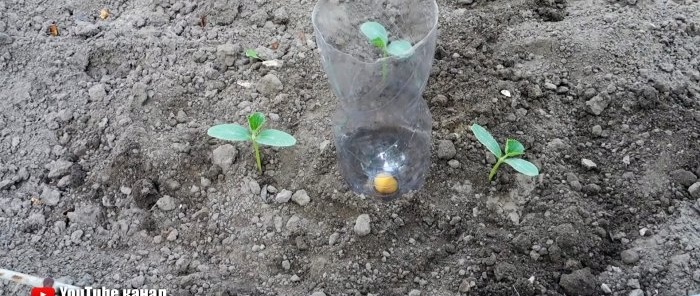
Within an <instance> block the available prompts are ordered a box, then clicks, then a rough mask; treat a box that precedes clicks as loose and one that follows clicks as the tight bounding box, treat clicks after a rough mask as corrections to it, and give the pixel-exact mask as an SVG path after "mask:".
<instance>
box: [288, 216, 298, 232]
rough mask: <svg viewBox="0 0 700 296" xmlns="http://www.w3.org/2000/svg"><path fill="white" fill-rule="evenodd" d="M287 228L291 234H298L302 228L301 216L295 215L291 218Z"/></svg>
mask: <svg viewBox="0 0 700 296" xmlns="http://www.w3.org/2000/svg"><path fill="white" fill-rule="evenodd" d="M285 227H287V230H289V231H291V232H296V231H298V230H299V229H300V228H301V219H300V218H299V216H297V215H294V216H292V217H291V218H289V220H287V224H286V226H285Z"/></svg>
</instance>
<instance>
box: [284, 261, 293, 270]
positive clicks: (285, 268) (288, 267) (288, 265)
mask: <svg viewBox="0 0 700 296" xmlns="http://www.w3.org/2000/svg"><path fill="white" fill-rule="evenodd" d="M282 268H284V270H289V269H290V268H292V264H291V263H289V260H284V261H282Z"/></svg>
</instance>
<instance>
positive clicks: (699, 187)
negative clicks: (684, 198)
mask: <svg viewBox="0 0 700 296" xmlns="http://www.w3.org/2000/svg"><path fill="white" fill-rule="evenodd" d="M688 193H690V196H692V197H693V198H699V199H700V182H697V183H695V184H693V185H690V187H688Z"/></svg>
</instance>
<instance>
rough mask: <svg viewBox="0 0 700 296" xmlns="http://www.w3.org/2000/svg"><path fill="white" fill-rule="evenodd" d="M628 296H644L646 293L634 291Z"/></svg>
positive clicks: (639, 290) (638, 290)
mask: <svg viewBox="0 0 700 296" xmlns="http://www.w3.org/2000/svg"><path fill="white" fill-rule="evenodd" d="M628 296H644V291H643V290H642V289H635V290H632V292H630V293H629V294H628Z"/></svg>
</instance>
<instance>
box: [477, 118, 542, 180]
mask: <svg viewBox="0 0 700 296" xmlns="http://www.w3.org/2000/svg"><path fill="white" fill-rule="evenodd" d="M471 130H472V132H473V133H474V136H476V139H477V140H479V142H481V144H484V146H486V149H488V150H489V151H491V153H493V155H494V156H496V158H497V159H498V160H497V161H496V164H495V165H494V166H493V168H491V172H490V173H489V181H491V180H493V176H495V175H496V172H497V171H498V168H499V167H500V166H501V164H503V163H504V162H505V163H507V164H508V165H510V166H511V167H512V168H513V169H515V170H516V171H518V172H520V173H521V174H523V175H526V176H530V177H534V176H537V175H539V174H540V172H539V170H538V169H537V167H536V166H535V165H534V164H532V163H531V162H529V161H527V160H524V159H522V158H517V157H516V156H521V155H523V154H525V147H524V146H523V144H521V143H520V142H518V141H517V140H514V139H507V140H506V145H505V153H503V151H501V146H500V145H498V142H497V141H496V139H494V138H493V136H491V134H490V133H489V132H488V131H487V130H486V129H485V128H483V127H481V126H480V125H478V124H473V125H472V126H471Z"/></svg>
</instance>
